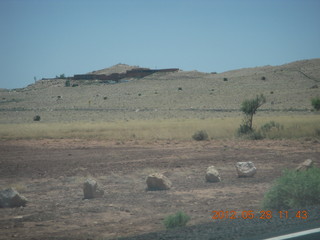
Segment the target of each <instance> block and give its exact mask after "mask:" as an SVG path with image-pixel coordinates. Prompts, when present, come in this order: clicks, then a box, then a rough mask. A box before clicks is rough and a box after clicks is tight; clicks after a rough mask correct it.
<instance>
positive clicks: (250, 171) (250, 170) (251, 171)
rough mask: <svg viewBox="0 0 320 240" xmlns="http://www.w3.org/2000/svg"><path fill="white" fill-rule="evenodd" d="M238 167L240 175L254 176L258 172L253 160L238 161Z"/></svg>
mask: <svg viewBox="0 0 320 240" xmlns="http://www.w3.org/2000/svg"><path fill="white" fill-rule="evenodd" d="M236 169H237V173H238V177H253V176H254V175H255V174H256V173H257V169H256V167H255V166H254V164H253V162H237V164H236Z"/></svg>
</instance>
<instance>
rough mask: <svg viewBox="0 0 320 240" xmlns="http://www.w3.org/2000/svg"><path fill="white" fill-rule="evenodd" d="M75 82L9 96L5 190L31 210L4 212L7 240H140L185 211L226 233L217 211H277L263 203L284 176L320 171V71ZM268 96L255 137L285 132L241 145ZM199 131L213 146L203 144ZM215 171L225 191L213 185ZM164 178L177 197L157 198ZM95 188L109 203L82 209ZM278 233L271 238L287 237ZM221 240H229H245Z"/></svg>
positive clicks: (3, 93) (4, 116)
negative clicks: (318, 101) (88, 188)
mask: <svg viewBox="0 0 320 240" xmlns="http://www.w3.org/2000/svg"><path fill="white" fill-rule="evenodd" d="M131 68H132V67H131V66H127V65H116V66H113V67H112V68H108V69H103V70H99V71H96V73H108V74H109V73H112V72H122V71H125V70H127V69H131ZM212 71H214V68H213V69H212ZM65 82H66V80H65V79H55V80H40V81H37V82H36V83H35V84H31V85H29V86H27V87H25V88H21V89H12V90H5V89H1V90H0V186H1V189H2V188H5V187H8V186H13V187H15V188H16V189H17V190H18V191H19V192H20V193H21V194H22V195H24V196H26V197H27V198H28V199H29V203H28V204H27V206H26V207H23V208H12V209H0V239H23V240H25V239H29V240H31V239H33V240H34V239H59V240H64V239H65V240H67V239H68V240H70V239H74V240H75V239H77V240H78V239H81V240H82V239H83V240H84V239H86V240H87V239H94V240H101V239H105V240H106V239H116V238H118V237H126V236H127V237H130V236H131V237H132V236H134V235H137V234H142V233H149V232H154V231H160V230H164V226H163V219H164V218H165V217H166V216H167V215H169V214H172V213H175V212H176V211H177V210H182V211H184V212H186V213H187V214H188V215H190V216H191V220H190V222H189V223H188V225H197V224H202V223H212V226H216V225H215V222H214V221H212V219H211V217H212V216H211V213H212V211H213V210H225V211H230V210H236V211H239V212H241V211H249V210H252V211H254V212H255V213H258V212H259V211H261V210H265V209H261V202H262V199H263V195H264V193H265V192H266V191H267V190H268V189H269V188H270V187H271V185H272V183H273V181H274V180H275V179H276V178H277V177H279V176H280V175H281V172H282V170H284V169H287V168H294V167H296V166H297V165H298V164H299V163H301V162H302V161H304V160H305V159H308V158H310V159H312V160H314V163H315V165H316V166H320V158H319V156H320V140H319V139H320V114H319V113H318V112H315V111H312V106H311V99H312V98H314V97H320V88H319V87H318V86H319V85H320V59H312V60H304V61H298V62H294V63H289V64H285V65H281V66H264V67H256V68H248V69H240V70H234V71H229V72H225V73H217V74H216V73H201V72H197V71H188V72H186V71H179V72H175V73H156V74H152V75H149V76H147V77H145V78H142V79H126V81H125V82H123V83H118V84H101V83H99V82H98V81H77V82H76V81H74V80H72V84H74V83H77V84H78V86H76V87H66V86H65ZM258 94H264V96H266V99H267V102H266V104H265V105H263V106H262V107H261V109H259V110H258V112H257V114H256V115H255V116H254V121H253V122H254V128H255V129H257V130H259V129H260V128H261V126H263V125H265V124H266V123H269V122H270V121H274V122H276V123H278V124H279V126H281V127H279V128H276V127H274V128H271V129H270V131H269V132H268V133H267V134H266V139H264V140H259V141H254V140H246V139H242V138H238V137H236V131H237V129H238V127H239V125H240V124H241V123H242V119H243V115H242V113H241V111H240V110H239V109H240V106H241V102H242V101H243V100H245V99H248V98H253V97H255V96H256V95H258ZM35 115H39V116H40V117H41V120H40V121H34V120H33V117H34V116H35ZM199 130H205V131H206V132H207V133H208V135H209V139H208V140H207V141H195V140H193V139H192V135H193V134H194V133H195V132H196V131H199ZM239 161H253V162H254V164H255V165H256V167H257V169H258V170H257V174H256V175H255V176H254V177H253V178H238V177H237V176H236V171H235V164H236V162H239ZM210 165H214V166H216V168H217V169H218V171H219V172H220V174H221V178H222V181H221V182H220V183H216V184H210V183H207V182H205V178H204V173H205V170H206V168H207V167H208V166H210ZM153 172H161V173H163V174H164V175H165V176H167V177H168V178H169V179H170V180H171V181H172V182H173V187H172V189H170V190H168V191H146V184H145V178H146V176H147V175H148V174H150V173H153ZM87 177H91V178H94V179H96V180H97V181H98V182H99V183H100V184H101V186H102V188H103V189H104V190H105V192H106V194H105V196H104V197H103V198H100V199H93V200H83V199H82V198H83V192H82V183H83V181H84V180H85V179H86V178H87ZM314 215H315V214H314ZM318 218H319V216H318ZM318 220H319V219H316V221H317V222H319V221H318ZM310 221H313V220H310ZM248 222H249V223H248ZM246 223H248V224H246V225H250V221H247V222H246ZM282 223H284V221H282ZM305 223H307V222H303V223H301V221H300V222H298V223H297V225H300V226H302V225H304V224H305ZM272 224H273V223H272V221H271V220H270V221H269V225H268V227H265V226H264V227H262V230H261V231H268V230H269V229H270V228H269V227H270V226H273V225H274V226H275V228H276V227H277V226H278V224H277V223H274V224H273V225H272ZM284 224H285V223H284ZM291 226H292V225H291ZM215 231H216V232H215V234H216V236H220V237H219V238H217V239H228V240H230V239H241V238H242V237H244V236H243V235H242V236H241V234H240V232H238V233H237V234H236V235H231V232H225V230H223V228H221V229H220V227H217V228H216V230H215ZM259 231H260V230H259ZM257 234H258V233H257ZM221 236H224V238H223V237H221ZM145 239H148V238H145ZM152 239H157V238H152ZM161 239H164V238H161ZM172 239H176V238H172ZM185 239H187V238H185Z"/></svg>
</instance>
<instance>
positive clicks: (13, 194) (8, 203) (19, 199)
mask: <svg viewBox="0 0 320 240" xmlns="http://www.w3.org/2000/svg"><path fill="white" fill-rule="evenodd" d="M27 202H28V200H27V199H26V198H25V197H24V196H21V195H20V194H19V193H18V192H17V191H16V190H15V189H14V188H7V189H4V190H2V191H0V207H1V208H13V207H21V206H23V207H24V206H26V204H27Z"/></svg>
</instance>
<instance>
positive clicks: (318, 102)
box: [311, 97, 320, 111]
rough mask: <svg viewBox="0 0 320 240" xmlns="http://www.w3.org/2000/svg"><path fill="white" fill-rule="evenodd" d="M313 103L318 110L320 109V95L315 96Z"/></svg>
mask: <svg viewBox="0 0 320 240" xmlns="http://www.w3.org/2000/svg"><path fill="white" fill-rule="evenodd" d="M311 105H312V107H313V108H314V109H315V110H316V111H319V110H320V98H318V97H317V98H313V99H312V100H311Z"/></svg>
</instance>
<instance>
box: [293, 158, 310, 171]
mask: <svg viewBox="0 0 320 240" xmlns="http://www.w3.org/2000/svg"><path fill="white" fill-rule="evenodd" d="M312 166H313V161H312V160H311V159H307V160H305V161H304V162H303V163H300V164H299V166H298V167H296V171H306V170H308V169H309V168H311V167H312Z"/></svg>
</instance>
